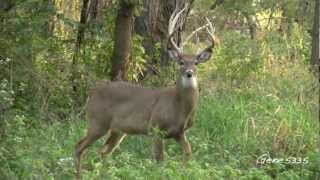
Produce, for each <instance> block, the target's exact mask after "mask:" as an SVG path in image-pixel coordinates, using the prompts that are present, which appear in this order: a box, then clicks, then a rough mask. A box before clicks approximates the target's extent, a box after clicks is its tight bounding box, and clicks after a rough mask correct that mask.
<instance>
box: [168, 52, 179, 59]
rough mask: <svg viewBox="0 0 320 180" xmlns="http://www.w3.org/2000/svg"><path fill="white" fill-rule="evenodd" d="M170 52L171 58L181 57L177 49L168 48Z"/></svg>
mask: <svg viewBox="0 0 320 180" xmlns="http://www.w3.org/2000/svg"><path fill="white" fill-rule="evenodd" d="M168 54H169V57H170V58H171V59H175V60H177V59H179V52H178V51H176V50H168Z"/></svg>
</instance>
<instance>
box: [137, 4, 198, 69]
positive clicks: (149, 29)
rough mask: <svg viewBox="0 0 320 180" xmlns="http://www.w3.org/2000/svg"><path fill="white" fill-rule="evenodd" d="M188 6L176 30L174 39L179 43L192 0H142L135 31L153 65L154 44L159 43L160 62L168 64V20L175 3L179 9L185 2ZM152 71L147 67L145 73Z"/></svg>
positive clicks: (154, 61) (155, 59)
mask: <svg viewBox="0 0 320 180" xmlns="http://www.w3.org/2000/svg"><path fill="white" fill-rule="evenodd" d="M186 3H188V4H189V6H188V8H187V10H186V11H185V13H184V14H183V15H182V19H183V21H182V23H181V24H180V25H181V27H180V28H179V30H178V33H177V36H176V37H175V39H176V40H177V43H178V44H179V43H180V41H181V31H182V30H183V28H184V25H185V19H186V17H187V15H188V13H189V11H190V6H191V5H192V3H193V0H176V1H162V0H144V11H143V12H142V13H141V16H139V17H137V18H136V21H135V32H136V33H137V34H139V35H141V36H142V37H144V40H143V46H144V48H145V50H146V54H147V55H148V56H149V57H150V59H149V60H148V63H149V64H150V65H151V66H150V67H152V65H154V64H155V63H156V62H157V61H158V59H157V58H158V57H155V56H154V54H155V48H154V47H155V44H156V43H160V45H161V47H160V64H161V65H167V64H168V59H169V58H168V54H167V40H168V22H169V19H170V16H171V14H172V12H173V11H174V9H175V7H176V5H177V6H178V7H179V9H182V8H183V7H184V6H185V4H186ZM149 72H152V69H151V68H150V69H148V70H147V72H146V73H149Z"/></svg>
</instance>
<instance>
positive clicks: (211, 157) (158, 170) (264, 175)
mask: <svg viewBox="0 0 320 180" xmlns="http://www.w3.org/2000/svg"><path fill="white" fill-rule="evenodd" d="M278 68H283V67H280V66H279V67H278ZM277 72H278V71H277V70H275V69H272V70H270V71H268V72H267V73H266V74H263V76H262V77H261V78H262V79H259V81H256V80H255V79H250V78H249V79H246V81H244V82H243V83H242V85H241V86H239V87H238V88H233V87H230V86H229V85H228V83H225V81H224V80H219V81H215V84H217V85H216V86H215V87H214V89H212V88H213V87H212V86H210V82H211V81H209V80H208V79H205V78H203V81H204V82H206V83H205V84H206V87H203V88H204V90H203V91H201V99H200V104H199V107H198V112H197V116H196V123H195V126H194V127H193V128H192V129H191V131H190V132H189V133H188V138H189V140H190V141H191V144H192V149H193V156H192V159H191V161H190V162H189V164H188V166H187V167H182V166H181V162H180V160H181V155H180V154H181V149H180V147H179V146H178V145H177V144H176V143H175V142H174V141H168V142H167V143H166V156H167V159H166V161H165V162H164V163H163V164H160V165H159V164H157V163H155V162H154V161H153V160H152V159H151V145H152V139H151V138H150V137H144V136H128V137H127V138H126V139H125V140H124V142H123V143H122V144H121V146H120V148H119V149H117V150H116V151H115V152H114V153H113V154H112V155H111V156H108V157H106V158H105V159H101V158H100V156H99V154H98V152H99V150H100V148H101V146H102V144H103V143H104V141H105V140H104V139H101V140H99V141H98V142H97V143H95V144H94V145H93V146H92V147H90V148H89V149H88V151H87V153H86V154H85V155H84V157H83V161H82V177H83V179H106V178H108V179H161V178H167V179H315V178H316V177H317V176H319V172H318V168H317V167H318V166H319V165H320V164H319V163H320V159H319V156H318V153H319V152H318V151H319V149H317V147H316V146H317V144H315V143H314V142H316V141H317V140H318V137H317V131H318V129H319V126H318V124H316V122H315V121H314V119H315V118H316V116H317V114H316V111H315V108H314V105H315V104H316V103H317V98H316V97H318V95H317V91H318V89H317V88H316V89H314V88H313V87H312V86H314V83H313V82H314V81H315V79H314V78H313V76H312V74H310V73H309V72H308V70H307V69H305V66H304V65H303V64H299V65H294V66H291V71H287V72H284V73H282V75H281V76H279V74H278V73H277ZM293 74H294V75H295V76H293ZM301 82H307V83H301ZM211 90H213V91H211ZM297 96H300V98H297ZM279 107H280V108H279ZM67 120H68V121H66V122H58V121H55V122H54V123H51V124H37V125H36V128H30V124H29V122H31V121H34V120H33V119H32V117H28V116H25V115H24V114H19V115H16V116H14V117H6V121H5V122H6V124H5V126H6V129H7V132H6V133H5V138H4V139H3V141H1V142H0V147H1V148H0V164H1V166H0V175H1V177H4V178H6V179H21V178H23V179H25V178H27V179H28V178H35V179H73V178H74V163H73V162H74V160H73V151H74V145H75V142H76V141H77V140H79V139H80V137H81V136H83V135H84V134H85V128H86V126H87V125H86V123H85V121H84V120H83V119H78V118H77V117H69V118H68V119H67ZM35 142H36V143H35ZM146 147H148V148H146ZM265 153H269V154H270V156H271V157H273V158H287V157H290V156H291V157H301V158H308V161H309V163H308V164H305V165H301V164H291V165H286V164H276V163H275V164H267V165H264V166H257V165H256V160H257V158H258V157H259V156H261V155H262V154H265Z"/></svg>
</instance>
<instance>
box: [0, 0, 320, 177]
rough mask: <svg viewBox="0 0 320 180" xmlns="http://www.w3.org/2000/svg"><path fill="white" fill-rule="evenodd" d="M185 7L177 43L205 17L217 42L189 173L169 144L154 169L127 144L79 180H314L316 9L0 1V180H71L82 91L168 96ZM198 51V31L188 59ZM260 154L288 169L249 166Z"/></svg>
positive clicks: (207, 0) (313, 2)
mask: <svg viewBox="0 0 320 180" xmlns="http://www.w3.org/2000/svg"><path fill="white" fill-rule="evenodd" d="M186 4H187V7H188V8H187V11H185V13H184V14H183V18H182V20H181V23H180V24H179V31H178V33H177V34H176V35H175V36H176V37H175V38H176V39H177V41H178V42H181V40H182V39H184V38H186V37H187V35H188V34H190V33H191V32H192V31H194V30H195V29H196V28H198V27H200V26H202V25H204V24H205V23H206V20H205V18H204V17H209V18H211V19H214V20H213V22H214V24H215V27H216V38H217V40H218V42H219V43H218V45H217V46H216V47H215V49H214V55H213V57H212V58H211V60H210V61H209V62H208V63H207V64H206V65H201V66H199V73H200V75H199V81H200V89H201V92H200V94H201V98H200V104H199V109H198V113H197V116H196V123H195V127H194V128H193V129H192V130H191V131H190V133H189V137H190V141H191V144H193V151H194V155H193V158H192V160H191V162H190V165H189V167H187V168H183V167H181V165H180V164H179V161H178V159H179V158H180V157H179V156H175V155H174V154H176V153H174V152H179V151H181V150H180V149H179V148H178V147H177V146H176V145H175V144H174V143H172V144H171V143H170V142H169V143H168V144H167V146H168V147H167V154H168V155H169V157H168V161H166V163H165V164H163V165H162V166H158V165H157V164H155V163H153V161H152V160H151V158H150V157H151V155H150V156H147V154H150V153H149V149H146V148H144V147H145V146H148V145H149V144H150V142H149V141H150V140H149V139H148V138H147V137H130V138H128V139H127V140H126V141H125V142H124V143H123V145H122V146H121V149H122V151H121V152H120V151H119V152H118V151H116V152H114V154H113V155H112V156H110V157H108V158H106V159H103V160H102V159H100V158H99V156H98V155H97V152H98V148H99V147H100V146H101V144H102V142H103V141H99V143H100V144H96V145H94V146H93V148H91V150H89V152H88V153H87V154H86V157H85V158H84V165H83V176H84V179H101V178H104V179H105V178H111V179H159V178H161V177H162V178H165V179H238V178H239V177H242V178H243V179H273V178H275V179H317V178H318V179H319V178H320V171H319V169H320V156H319V148H320V141H319V121H318V117H319V104H318V103H319V93H318V92H319V78H318V75H319V1H318V0H282V1H278V0H268V1H263V0H241V1H240V0H175V1H174V0H172V1H169V0H168V1H161V0H120V1H115V0H69V1H63V0H2V1H1V2H0V140H1V141H0V177H4V179H26V178H27V179H72V178H73V177H74V176H73V174H74V164H73V148H74V144H75V143H76V141H77V140H78V139H79V137H80V136H82V134H84V131H85V126H86V121H85V116H84V113H83V109H84V104H85V101H86V98H87V96H88V93H89V92H90V89H91V88H92V87H94V84H95V83H96V82H97V81H98V80H100V79H117V78H119V77H121V78H122V79H124V80H128V81H132V82H135V83H139V84H143V85H146V86H152V87H161V86H167V85H173V84H174V81H175V70H174V69H175V68H174V64H173V63H172V62H171V61H170V60H169V59H168V55H167V52H166V50H167V48H168V47H167V39H168V32H167V26H168V21H169V18H170V15H171V13H172V12H173V10H174V9H175V7H176V6H178V7H184V6H186ZM206 41H207V38H206V35H205V31H203V32H202V31H200V32H198V33H197V34H196V36H194V37H193V38H192V39H191V41H190V42H189V44H188V45H187V47H186V48H185V51H187V52H189V53H195V52H197V51H198V50H199V49H201V47H204V46H205V44H206ZM263 154H266V155H267V156H268V157H271V158H296V159H295V162H294V163H270V164H267V165H257V164H256V159H257V158H258V157H260V156H261V155H263ZM299 158H300V160H301V159H307V160H308V163H305V164H304V163H301V162H299Z"/></svg>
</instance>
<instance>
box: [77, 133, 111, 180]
mask: <svg viewBox="0 0 320 180" xmlns="http://www.w3.org/2000/svg"><path fill="white" fill-rule="evenodd" d="M106 133H107V130H98V129H93V128H89V130H88V132H87V135H86V136H85V137H83V138H82V139H81V140H80V141H79V142H78V143H77V145H76V148H75V156H76V159H75V166H76V179H80V170H81V167H80V160H81V155H82V154H83V152H84V150H85V149H86V148H88V147H89V146H90V145H91V144H92V143H93V142H95V141H96V140H97V139H99V138H100V137H101V136H103V135H105V134H106Z"/></svg>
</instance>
